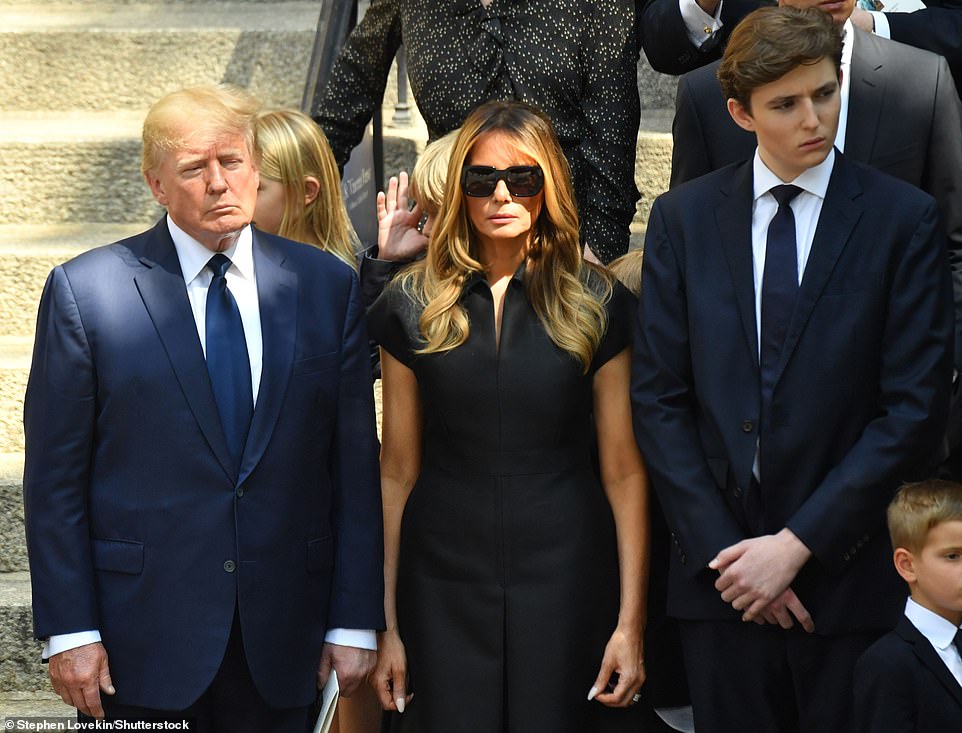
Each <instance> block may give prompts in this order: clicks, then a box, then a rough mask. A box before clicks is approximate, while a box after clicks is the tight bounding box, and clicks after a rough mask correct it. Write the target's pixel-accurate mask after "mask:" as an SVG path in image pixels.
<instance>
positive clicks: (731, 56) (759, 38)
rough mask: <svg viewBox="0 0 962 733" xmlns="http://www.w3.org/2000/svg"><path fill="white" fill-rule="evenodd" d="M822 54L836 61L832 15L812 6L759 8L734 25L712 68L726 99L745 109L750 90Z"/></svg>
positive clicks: (838, 46)
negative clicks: (715, 68) (716, 67)
mask: <svg viewBox="0 0 962 733" xmlns="http://www.w3.org/2000/svg"><path fill="white" fill-rule="evenodd" d="M823 58H828V59H830V60H831V61H832V63H833V64H835V70H836V72H837V71H838V70H839V69H841V66H842V33H841V30H840V29H839V27H838V26H836V25H835V23H834V22H833V21H832V16H831V15H829V14H828V13H825V12H823V11H821V10H817V9H816V8H804V9H803V8H793V7H790V6H784V7H777V8H775V7H764V8H759V9H758V10H755V11H753V12H751V13H749V14H748V15H746V16H745V18H744V19H743V20H742V21H741V22H740V23H739V24H738V25H737V26H736V27H735V30H734V31H732V34H731V37H730V38H729V39H728V45H727V46H726V47H725V55H724V56H723V57H722V62H721V65H720V66H719V67H718V73H717V75H718V81H719V83H720V84H721V88H722V93H723V94H724V95H725V98H726V99H735V100H737V101H738V102H739V103H740V104H741V105H742V106H743V107H744V108H745V109H746V110H748V111H751V98H752V92H754V91H755V90H756V89H757V88H758V87H761V86H764V85H765V84H770V83H771V82H773V81H776V80H777V79H781V78H782V77H783V76H785V74H787V73H788V72H790V71H792V69H795V68H797V67H798V66H802V65H803V64H817V63H818V62H819V61H821V60H822V59H823Z"/></svg>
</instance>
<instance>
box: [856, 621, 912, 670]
mask: <svg viewBox="0 0 962 733" xmlns="http://www.w3.org/2000/svg"><path fill="white" fill-rule="evenodd" d="M914 664H915V655H914V653H913V652H912V645H911V644H910V643H909V642H907V641H906V640H905V639H903V638H902V637H901V636H900V635H899V634H898V633H897V632H895V631H890V632H888V633H887V634H885V635H884V636H882V637H881V638H880V639H879V640H878V641H876V642H875V643H874V644H872V646H870V647H869V648H868V649H866V650H865V652H864V653H863V654H862V656H861V657H859V660H858V663H857V664H856V665H855V676H856V678H860V677H864V676H866V675H869V676H873V677H876V676H879V675H889V676H892V675H895V676H902V675H903V674H905V673H906V672H907V671H908V669H909V668H910V667H911V666H912V665H914Z"/></svg>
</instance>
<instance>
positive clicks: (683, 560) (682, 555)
mask: <svg viewBox="0 0 962 733" xmlns="http://www.w3.org/2000/svg"><path fill="white" fill-rule="evenodd" d="M687 560H688V558H687V557H685V553H684V552H683V553H681V564H682V565H684V564H685V562H686V561H687Z"/></svg>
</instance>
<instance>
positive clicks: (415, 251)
mask: <svg viewBox="0 0 962 733" xmlns="http://www.w3.org/2000/svg"><path fill="white" fill-rule="evenodd" d="M420 223H421V207H420V206H419V205H415V207H414V208H413V209H411V210H410V211H408V174H407V173H405V172H404V171H401V172H400V173H399V174H398V176H396V177H395V176H391V179H390V180H389V181H388V184H387V193H386V194H385V192H384V191H379V192H378V194H377V249H378V255H377V256H378V259H381V260H392V261H404V260H413V259H414V258H415V257H417V256H418V255H419V254H421V252H423V251H424V249H425V248H426V247H427V246H428V238H427V237H425V236H424V235H423V234H421V232H419V231H418V224H420Z"/></svg>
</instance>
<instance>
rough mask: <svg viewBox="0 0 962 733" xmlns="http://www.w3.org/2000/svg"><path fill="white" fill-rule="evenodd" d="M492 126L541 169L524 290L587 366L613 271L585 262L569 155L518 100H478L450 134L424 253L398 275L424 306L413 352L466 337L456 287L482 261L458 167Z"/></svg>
mask: <svg viewBox="0 0 962 733" xmlns="http://www.w3.org/2000/svg"><path fill="white" fill-rule="evenodd" d="M492 133H497V134H500V135H504V136H505V137H506V138H507V139H508V140H510V141H511V143H512V144H513V145H514V147H515V149H516V150H517V151H518V153H519V155H522V156H525V157H529V158H531V159H532V160H534V161H535V162H536V163H537V164H538V165H539V166H540V167H541V170H542V172H543V173H544V205H543V207H542V210H541V214H540V216H539V217H538V219H537V220H536V222H535V224H534V227H533V229H532V231H531V232H530V238H529V241H528V245H527V251H526V252H525V263H524V267H525V278H524V283H525V289H526V291H527V295H528V300H529V302H530V303H531V306H532V307H533V308H534V311H535V313H536V314H537V315H538V319H539V320H540V321H541V324H542V326H543V327H544V329H545V331H546V332H547V334H548V337H549V338H550V339H551V340H552V342H554V344H555V345H556V346H558V348H560V349H562V350H564V351H567V352H568V353H569V354H571V355H572V356H573V357H575V358H576V359H578V360H579V361H580V362H581V365H582V367H583V369H584V371H585V373H587V371H588V369H589V368H590V366H591V361H592V359H593V358H594V354H595V351H596V350H597V348H598V344H599V343H600V342H601V337H602V336H603V335H604V332H605V329H606V328H607V318H606V314H605V309H604V303H605V302H606V301H607V300H608V298H609V297H610V295H611V287H612V285H611V278H610V276H609V275H607V274H606V273H604V272H603V271H601V270H598V269H590V268H589V267H588V266H587V265H586V264H585V263H584V262H583V261H582V257H581V244H580V242H579V234H578V213H577V208H576V206H575V199H574V191H573V189H572V186H571V173H570V170H569V168H568V162H567V160H566V159H565V157H564V153H563V152H562V150H561V145H560V144H559V143H558V138H557V136H556V135H555V133H554V130H553V129H552V127H551V123H550V122H548V120H547V118H545V117H544V116H543V115H542V114H541V113H540V112H539V111H537V110H536V109H534V108H533V107H531V106H529V105H526V104H523V103H521V102H488V103H486V104H483V105H481V106H480V107H478V108H477V109H475V110H474V111H473V112H472V113H471V114H470V115H468V117H467V119H466V120H465V121H464V124H463V125H462V126H461V131H460V133H459V134H458V137H457V139H456V140H455V143H454V148H453V150H452V152H451V159H450V161H449V163H448V169H447V186H446V188H445V192H444V198H443V201H442V203H441V209H440V211H439V212H438V225H437V229H436V230H435V231H434V232H433V233H432V236H431V242H430V244H429V246H428V253H427V257H426V258H425V259H424V260H423V261H421V262H419V263H417V264H415V265H414V266H412V267H411V268H409V269H408V270H406V271H405V272H404V273H402V274H401V276H400V279H399V282H400V287H402V288H403V289H404V291H405V292H407V293H408V294H409V295H410V297H412V299H414V300H415V301H416V302H417V303H418V304H419V305H421V306H422V307H423V312H422V313H421V316H420V319H419V322H418V325H419V328H420V332H421V335H422V337H423V339H424V341H425V345H424V346H423V347H422V348H421V349H419V350H418V352H417V353H421V354H432V353H438V352H444V351H449V350H451V349H454V348H456V347H458V346H460V345H461V344H463V343H464V342H465V341H466V340H467V338H468V333H469V330H470V323H469V321H468V316H467V313H466V311H465V309H464V307H463V306H462V305H461V294H462V290H463V287H464V283H465V281H466V280H467V278H468V277H469V276H470V275H472V274H473V273H480V274H482V275H483V274H484V265H483V264H482V263H481V262H480V261H479V259H478V243H477V238H476V235H475V232H474V228H473V226H472V224H471V221H470V218H469V217H468V212H467V207H466V206H465V204H464V194H463V193H462V191H461V169H462V167H463V166H464V165H465V161H466V160H467V159H468V157H469V156H470V153H471V150H472V149H473V147H474V145H475V144H476V143H477V141H478V140H479V139H480V138H481V137H482V136H484V135H487V134H492Z"/></svg>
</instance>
